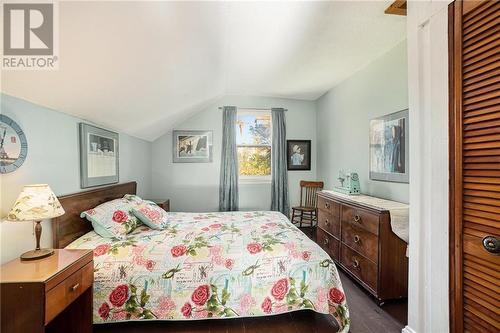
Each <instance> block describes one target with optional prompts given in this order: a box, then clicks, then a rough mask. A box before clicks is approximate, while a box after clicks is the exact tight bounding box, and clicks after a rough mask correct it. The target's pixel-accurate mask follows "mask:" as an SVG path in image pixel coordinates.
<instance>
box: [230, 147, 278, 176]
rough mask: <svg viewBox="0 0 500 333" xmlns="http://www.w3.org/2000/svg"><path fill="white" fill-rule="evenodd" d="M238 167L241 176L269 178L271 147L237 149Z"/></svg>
mask: <svg viewBox="0 0 500 333" xmlns="http://www.w3.org/2000/svg"><path fill="white" fill-rule="evenodd" d="M238 166H239V172H240V175H241V176H269V175H270V174H271V147H238Z"/></svg>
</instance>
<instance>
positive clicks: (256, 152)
mask: <svg viewBox="0 0 500 333" xmlns="http://www.w3.org/2000/svg"><path fill="white" fill-rule="evenodd" d="M271 140H272V129H271V113H270V112H267V111H256V112H248V111H238V117H237V121H236V144H237V147H238V166H239V175H240V176H243V178H244V177H246V176H249V177H251V176H254V177H255V176H263V177H264V176H267V177H269V176H270V175H271Z"/></svg>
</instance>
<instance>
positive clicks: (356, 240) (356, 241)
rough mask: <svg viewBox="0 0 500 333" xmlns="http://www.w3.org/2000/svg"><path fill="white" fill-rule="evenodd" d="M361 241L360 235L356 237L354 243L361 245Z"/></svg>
mask: <svg viewBox="0 0 500 333" xmlns="http://www.w3.org/2000/svg"><path fill="white" fill-rule="evenodd" d="M360 240H361V239H360V238H359V236H358V235H354V243H359V241H360Z"/></svg>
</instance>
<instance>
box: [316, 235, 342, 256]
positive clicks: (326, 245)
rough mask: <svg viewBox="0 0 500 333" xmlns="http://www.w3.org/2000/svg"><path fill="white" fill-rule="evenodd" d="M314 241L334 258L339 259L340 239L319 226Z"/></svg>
mask: <svg viewBox="0 0 500 333" xmlns="http://www.w3.org/2000/svg"><path fill="white" fill-rule="evenodd" d="M316 242H317V243H318V244H319V246H321V247H322V248H323V250H325V251H326V253H328V254H329V255H330V257H332V259H334V260H337V261H338V260H339V259H340V241H339V240H337V239H336V238H335V237H332V235H330V234H328V233H327V232H326V231H324V230H323V229H321V228H318V229H317V230H316Z"/></svg>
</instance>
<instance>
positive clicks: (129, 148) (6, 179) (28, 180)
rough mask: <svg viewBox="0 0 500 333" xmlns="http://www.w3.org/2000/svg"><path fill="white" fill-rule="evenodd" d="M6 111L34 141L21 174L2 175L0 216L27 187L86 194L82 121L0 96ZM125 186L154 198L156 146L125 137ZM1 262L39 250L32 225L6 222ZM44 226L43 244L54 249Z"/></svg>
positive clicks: (122, 163)
mask: <svg viewBox="0 0 500 333" xmlns="http://www.w3.org/2000/svg"><path fill="white" fill-rule="evenodd" d="M0 98H1V104H0V105H1V112H2V113H3V114H5V115H7V116H8V117H10V118H12V119H13V120H14V121H16V122H17V123H18V124H19V126H20V127H21V128H22V129H23V131H24V133H25V134H26V137H27V140H28V156H27V158H26V161H25V162H24V164H23V165H22V166H21V167H20V168H19V169H18V170H16V171H14V172H12V173H8V174H2V175H0V187H1V190H0V204H1V206H0V214H1V215H0V217H3V216H5V215H6V214H7V213H8V211H9V210H10V208H11V207H12V205H13V204H14V201H15V200H16V198H17V196H18V194H19V193H20V192H21V189H22V187H23V185H25V184H37V183H47V184H49V185H50V187H51V188H52V190H53V191H54V192H55V193H56V194H57V195H63V194H68V193H73V192H77V191H81V189H80V172H79V152H78V123H79V122H81V121H82V120H81V119H78V118H75V117H72V116H69V115H66V114H64V113H60V112H57V111H53V110H50V109H47V108H44V107H41V106H38V105H35V104H32V103H29V102H27V101H24V100H21V99H17V98H14V97H11V96H8V95H5V94H0ZM119 148H120V182H126V181H131V180H136V181H137V182H138V192H139V194H140V195H143V196H149V195H150V194H151V143H150V142H147V141H144V140H141V139H137V138H134V137H131V136H129V135H125V134H120V146H119ZM0 233H1V246H0V251H1V253H0V255H1V262H2V263H3V262H5V261H6V260H10V259H12V258H15V257H16V256H18V255H19V254H20V253H22V252H24V251H27V250H31V249H32V248H33V247H34V236H33V234H32V225H31V223H19V222H5V221H3V222H1V223H0ZM51 235H52V231H51V228H50V223H48V221H44V222H43V233H42V245H43V246H51V245H52V238H51Z"/></svg>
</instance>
